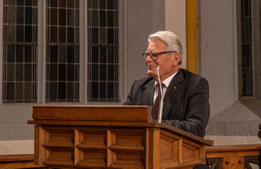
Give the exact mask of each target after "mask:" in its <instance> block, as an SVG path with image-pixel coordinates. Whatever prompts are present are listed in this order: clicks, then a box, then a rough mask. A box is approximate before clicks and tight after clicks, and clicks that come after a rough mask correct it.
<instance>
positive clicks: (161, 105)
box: [157, 66, 163, 123]
mask: <svg viewBox="0 0 261 169" xmlns="http://www.w3.org/2000/svg"><path fill="white" fill-rule="evenodd" d="M159 71H160V66H157V75H158V82H159V86H160V92H161V99H160V106H159V114H158V123H161V119H162V111H163V90H162V84H161V80H160V73H159Z"/></svg>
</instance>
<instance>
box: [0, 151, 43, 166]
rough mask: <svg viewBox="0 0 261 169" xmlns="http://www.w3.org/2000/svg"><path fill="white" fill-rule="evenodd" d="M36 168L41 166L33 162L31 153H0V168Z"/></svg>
mask: <svg viewBox="0 0 261 169" xmlns="http://www.w3.org/2000/svg"><path fill="white" fill-rule="evenodd" d="M33 167H34V168H38V169H43V166H40V165H35V164H34V155H33V154H19V155H0V169H17V168H33Z"/></svg>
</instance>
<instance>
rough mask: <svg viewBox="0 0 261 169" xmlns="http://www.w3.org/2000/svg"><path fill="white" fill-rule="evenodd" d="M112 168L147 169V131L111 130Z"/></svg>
mask: <svg viewBox="0 0 261 169" xmlns="http://www.w3.org/2000/svg"><path fill="white" fill-rule="evenodd" d="M110 135H111V137H110V138H109V139H110V143H111V144H110V145H109V146H108V148H109V150H110V152H111V153H112V163H111V166H112V167H122V168H126V167H130V168H133V169H144V168H145V136H146V134H145V130H144V129H112V130H110Z"/></svg>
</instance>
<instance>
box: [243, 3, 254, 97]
mask: <svg viewBox="0 0 261 169" xmlns="http://www.w3.org/2000/svg"><path fill="white" fill-rule="evenodd" d="M251 16H252V14H251V1H250V0H242V1H241V30H242V34H241V37H242V38H241V42H242V44H241V50H242V51H241V52H242V96H253V60H252V58H253V56H252V17H251Z"/></svg>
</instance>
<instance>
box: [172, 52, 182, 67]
mask: <svg viewBox="0 0 261 169" xmlns="http://www.w3.org/2000/svg"><path fill="white" fill-rule="evenodd" d="M173 59H174V62H173V66H176V65H178V63H179V61H180V54H179V53H176V52H175V53H173Z"/></svg>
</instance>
